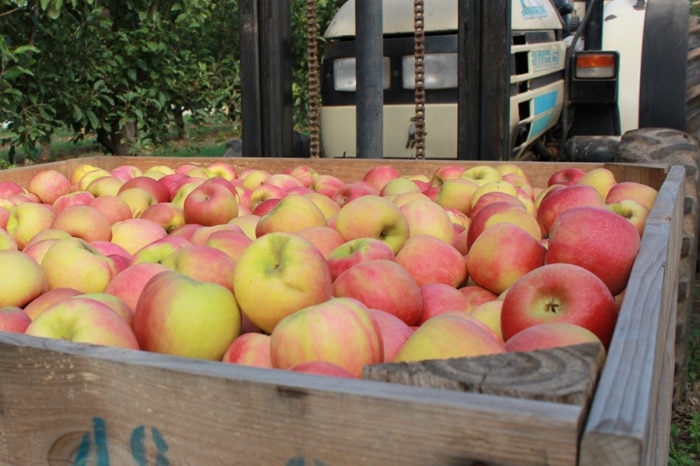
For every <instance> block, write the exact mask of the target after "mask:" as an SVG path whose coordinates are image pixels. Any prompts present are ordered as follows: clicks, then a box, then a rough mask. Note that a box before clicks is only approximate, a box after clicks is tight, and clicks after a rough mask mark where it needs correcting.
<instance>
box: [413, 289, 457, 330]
mask: <svg viewBox="0 0 700 466" xmlns="http://www.w3.org/2000/svg"><path fill="white" fill-rule="evenodd" d="M420 294H421V299H422V302H423V308H422V311H421V315H420V319H418V322H417V324H418V325H421V324H423V323H424V322H425V321H426V320H428V319H430V318H431V317H435V316H437V315H440V314H444V313H446V312H450V311H464V312H466V311H467V310H468V303H467V298H466V296H464V295H463V294H462V293H461V292H460V291H459V290H458V289H457V288H454V287H452V286H450V285H446V284H444V283H431V284H428V285H423V286H421V287H420Z"/></svg>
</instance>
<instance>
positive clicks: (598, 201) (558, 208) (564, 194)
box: [537, 185, 605, 236]
mask: <svg viewBox="0 0 700 466" xmlns="http://www.w3.org/2000/svg"><path fill="white" fill-rule="evenodd" d="M581 206H589V207H605V201H604V199H603V197H601V195H600V194H599V193H598V191H596V190H595V188H593V187H592V186H588V185H573V186H562V187H560V188H557V189H554V190H552V191H550V192H549V193H548V194H547V195H545V196H544V197H543V198H542V200H541V201H540V205H539V208H538V209H537V221H538V222H539V223H540V226H541V227H542V233H543V234H544V236H547V235H549V230H551V229H552V226H553V225H554V222H555V221H556V219H557V218H558V217H559V216H560V215H561V214H562V212H564V211H566V210H568V209H571V208H573V207H581Z"/></svg>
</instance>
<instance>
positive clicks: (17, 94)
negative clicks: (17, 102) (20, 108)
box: [0, 87, 22, 97]
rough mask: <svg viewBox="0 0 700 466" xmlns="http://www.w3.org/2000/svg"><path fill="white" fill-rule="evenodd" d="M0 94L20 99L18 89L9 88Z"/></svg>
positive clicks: (20, 95) (20, 93)
mask: <svg viewBox="0 0 700 466" xmlns="http://www.w3.org/2000/svg"><path fill="white" fill-rule="evenodd" d="M0 94H9V95H14V96H17V97H22V92H21V91H19V90H18V89H15V88H14V87H10V88H8V89H5V90H3V91H2V92H1V93H0Z"/></svg>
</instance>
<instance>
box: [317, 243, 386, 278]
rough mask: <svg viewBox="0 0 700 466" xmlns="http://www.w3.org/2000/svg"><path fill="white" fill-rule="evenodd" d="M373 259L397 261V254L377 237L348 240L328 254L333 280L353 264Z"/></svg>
mask: <svg viewBox="0 0 700 466" xmlns="http://www.w3.org/2000/svg"><path fill="white" fill-rule="evenodd" d="M372 259H387V260H394V261H395V260H396V256H394V253H393V252H392V251H391V249H390V248H389V246H387V245H386V243H384V241H382V240H380V239H377V238H357V239H353V240H350V241H346V242H345V243H343V244H341V245H339V246H338V247H336V248H335V249H333V250H332V251H331V252H330V253H329V254H327V255H326V261H327V262H328V268H329V269H330V271H331V277H332V279H333V281H335V279H336V278H338V276H339V275H340V274H341V273H343V272H345V271H346V270H347V269H349V268H350V267H352V266H353V265H355V264H359V263H360V262H363V261H367V260H372Z"/></svg>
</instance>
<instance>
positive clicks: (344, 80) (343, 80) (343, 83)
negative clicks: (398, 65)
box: [333, 57, 391, 92]
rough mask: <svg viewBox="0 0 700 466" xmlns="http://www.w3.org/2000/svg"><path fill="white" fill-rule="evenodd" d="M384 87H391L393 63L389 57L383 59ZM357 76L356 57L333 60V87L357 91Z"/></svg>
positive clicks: (342, 90) (339, 89) (345, 90)
mask: <svg viewBox="0 0 700 466" xmlns="http://www.w3.org/2000/svg"><path fill="white" fill-rule="evenodd" d="M382 65H383V68H384V69H383V74H382V80H383V82H384V89H389V85H390V79H391V64H390V62H389V58H388V57H384V59H383V60H382ZM356 87H357V78H356V76H355V58H354V57H349V58H336V59H335V60H333V88H334V89H335V90H336V91H339V92H355V89H356Z"/></svg>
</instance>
